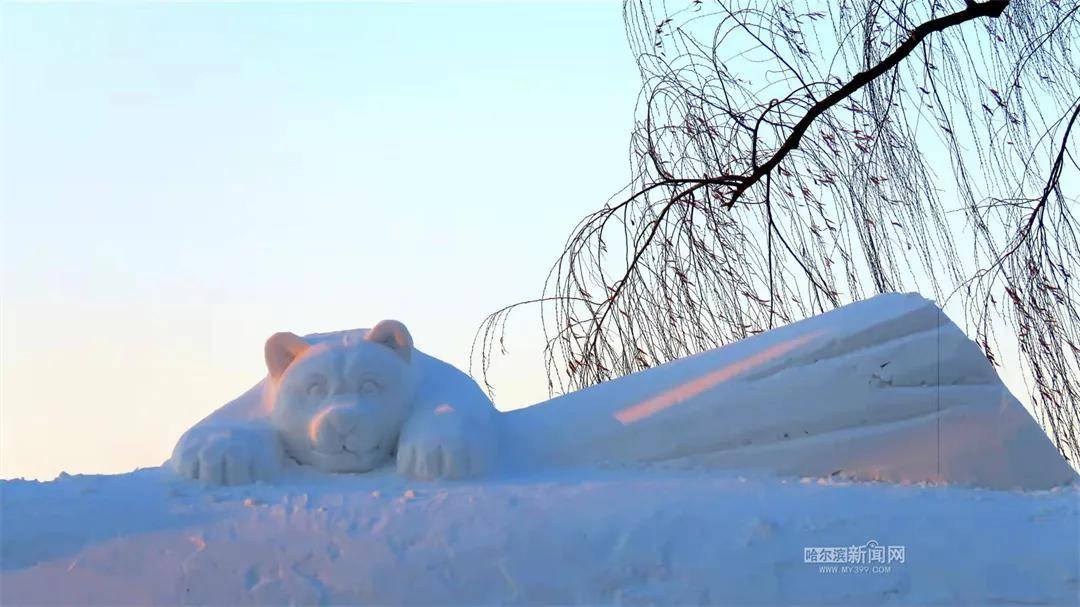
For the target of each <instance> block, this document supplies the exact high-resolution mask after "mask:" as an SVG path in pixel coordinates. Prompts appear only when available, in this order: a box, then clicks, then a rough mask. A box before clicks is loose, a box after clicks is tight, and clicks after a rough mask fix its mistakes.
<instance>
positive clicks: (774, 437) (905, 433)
mask: <svg viewBox="0 0 1080 607" xmlns="http://www.w3.org/2000/svg"><path fill="white" fill-rule="evenodd" d="M398 325H400V323H398ZM380 326H382V324H381V323H380ZM395 327H396V325H395ZM377 330H378V327H376V329H374V330H373V331H372V333H375V332H376V331H377ZM395 330H396V331H398V332H399V333H403V334H404V337H403V336H401V335H398V337H397V340H396V341H395V340H391V341H390V342H389V343H391V344H393V343H397V342H398V341H400V342H401V343H402V344H405V343H406V342H407V350H408V352H409V353H414V356H412V358H410V357H409V356H406V357H405V360H404V362H403V361H402V360H401V359H399V358H398V357H395V356H392V355H391V354H389V353H388V352H390V350H387V349H386V348H384V347H383V345H380V344H383V343H384V342H386V339H383V338H382V337H380V338H379V339H376V340H375V344H372V343H370V342H371V339H370V335H368V333H367V332H366V331H365V330H355V331H342V332H337V333H327V334H319V335H312V336H308V337H306V338H304V339H303V340H302V339H301V338H299V337H296V336H292V338H291V340H290V343H292V344H293V346H288V344H286V348H285V350H286V351H285V352H284V353H283V354H277V355H275V354H274V353H273V352H274V349H273V347H272V346H273V342H274V339H275V338H276V337H277V336H275V337H274V338H271V341H270V342H268V344H267V364H268V367H269V368H270V375H269V376H268V377H267V378H266V379H264V380H263V381H262V382H260V383H259V384H257V385H256V386H255V387H254V388H252V390H250V391H249V392H248V393H246V394H244V395H242V396H241V397H240V398H238V399H236V400H234V401H233V402H231V403H229V404H227V405H225V406H224V407H222V408H221V409H220V410H218V411H217V412H215V413H214V414H212V415H211V416H209V417H208V418H207V419H205V420H203V421H202V422H199V424H198V425H197V426H196V427H195V428H193V429H192V430H190V431H189V432H188V433H187V434H186V435H185V437H184V438H182V439H181V442H180V444H179V445H178V446H177V450H176V453H175V454H174V456H173V461H172V463H173V466H174V468H176V469H177V470H179V471H180V472H181V473H183V474H184V475H185V476H188V477H189V478H199V480H201V481H203V482H211V483H225V484H237V483H239V482H249V481H250V480H256V479H265V480H269V479H272V478H274V477H275V476H276V475H277V474H278V472H280V471H281V470H283V466H288V461H287V460H281V457H280V454H279V451H280V449H278V450H277V451H275V449H273V448H271V447H270V446H268V445H269V444H272V443H274V442H275V439H274V433H275V431H276V433H277V435H279V436H281V437H282V438H283V443H284V447H285V448H286V450H287V451H288V452H289V454H290V455H292V458H293V459H295V460H298V461H299V462H303V463H306V464H314V465H315V466H316V467H317V468H320V469H323V470H344V471H350V470H351V471H365V470H369V469H371V468H372V467H374V465H375V462H374V460H372V461H371V462H364V465H359V466H358V465H354V464H355V462H351V460H352V459H355V458H354V457H353V453H354V452H356V453H368V452H372V453H377V455H379V457H380V458H383V459H385V458H386V457H389V456H392V454H393V451H392V450H391V445H394V444H396V452H397V464H398V466H397V467H398V470H399V471H401V472H404V473H405V474H406V475H407V476H411V477H413V478H421V479H431V478H437V477H451V478H454V477H464V476H476V475H478V474H487V475H489V476H498V475H499V474H505V473H517V472H528V471H534V470H545V469H555V468H574V467H582V466H585V467H588V466H594V465H597V464H604V465H609V466H611V465H614V466H618V465H636V464H638V463H642V462H657V461H666V462H669V463H670V464H671V465H684V464H685V463H686V462H685V461H683V460H693V465H695V466H701V465H708V466H711V467H714V468H718V469H728V470H734V469H755V470H765V471H771V472H775V473H779V474H783V475H795V476H828V475H838V474H839V475H843V476H845V477H850V478H857V479H865V480H888V481H895V482H902V481H906V482H921V481H932V482H941V481H944V482H949V483H956V484H963V485H974V486H982V487H992V488H1014V487H1015V488H1024V489H1045V488H1049V487H1053V486H1057V485H1061V484H1065V483H1070V482H1074V481H1075V480H1076V473H1075V472H1074V471H1073V470H1072V468H1070V467H1069V466H1068V464H1067V463H1066V462H1065V461H1064V459H1063V458H1062V457H1061V456H1060V454H1059V453H1058V451H1057V450H1056V449H1055V448H1054V447H1053V445H1052V444H1051V443H1050V441H1049V440H1048V439H1047V438H1046V436H1045V435H1044V433H1043V432H1042V431H1041V430H1040V429H1039V427H1038V426H1037V424H1036V423H1035V422H1034V421H1033V420H1032V419H1031V417H1030V416H1029V415H1028V413H1027V411H1025V410H1024V408H1023V406H1022V405H1021V404H1020V403H1019V401H1017V400H1016V399H1015V398H1014V397H1013V396H1012V395H1011V394H1010V393H1009V392H1008V390H1007V389H1006V388H1005V386H1004V384H1003V383H1002V382H1001V380H1000V379H999V378H998V376H997V374H996V373H995V371H994V369H993V367H992V366H991V364H990V363H989V362H988V361H987V360H986V358H985V356H984V355H983V353H982V351H981V350H980V349H979V347H978V346H977V345H976V344H975V343H974V342H972V341H971V340H969V339H968V338H967V337H966V336H965V335H964V334H963V332H962V331H961V330H960V329H959V328H958V327H957V326H956V325H955V324H954V323H952V322H951V321H950V320H949V319H948V318H946V316H945V314H944V313H943V312H942V311H941V310H940V309H938V308H937V307H936V306H935V305H934V304H933V303H932V302H930V301H928V300H926V299H924V298H922V297H920V296H918V295H915V294H888V295H881V296H878V297H875V298H872V299H869V300H865V301H862V302H858V303H854V304H851V305H848V306H844V307H842V308H839V309H836V310H833V311H831V312H828V313H825V314H822V315H820V316H816V317H813V318H809V319H806V320H804V321H801V322H797V323H793V324H791V325H788V326H784V327H780V328H777V329H774V330H772V331H768V332H765V333H762V334H759V335H756V336H753V337H751V338H748V339H745V340H742V341H739V342H736V343H733V344H730V345H728V346H725V347H723V348H718V349H716V350H713V351H710V352H705V353H702V354H699V355H697V356H692V357H688V358H685V359H681V360H677V361H674V362H671V363H668V364H666V365H662V366H659V367H656V368H654V369H649V370H647V371H643V372H640V373H636V374H633V375H630V376H627V377H623V378H619V379H616V380H613V381H609V382H605V383H603V384H600V385H597V386H594V387H591V388H589V389H586V390H581V391H579V392H575V393H571V394H568V395H565V396H563V397H560V398H556V399H553V400H550V401H547V402H543V403H539V404H537V405H533V406H531V407H527V408H525V409H519V410H515V411H512V412H509V413H505V414H499V415H495V414H494V413H493V408H492V405H491V402H490V401H489V400H488V399H487V397H486V396H485V395H484V394H483V392H482V391H481V390H480V388H479V387H478V386H477V385H476V383H475V382H473V381H472V380H471V379H470V378H469V377H468V376H467V375H465V374H464V373H463V372H461V371H460V370H458V369H455V368H454V367H453V366H451V365H448V364H446V363H444V362H442V361H439V360H438V359H435V358H433V357H430V356H427V355H425V354H423V353H421V352H420V351H419V350H415V351H414V350H413V348H412V338H411V336H409V335H408V332H407V330H406V329H405V328H404V326H403V325H401V326H400V327H396V328H395ZM279 335H280V334H279ZM288 335H291V334H288ZM380 335H381V333H380ZM332 344H338V346H336V349H335V350H331V351H330V352H331V353H335V356H336V358H335V357H328V356H329V355H327V354H326V350H325V349H326V348H327V347H329V346H330V345H332ZM341 344H344V345H341ZM356 344H360V345H361V346H363V347H365V348H369V349H372V354H377V355H380V356H382V357H383V358H384V359H385V361H382V362H379V364H375V362H371V360H369V359H368V358H363V357H361V360H362V361H367V362H362V363H357V364H356V365H352V366H349V365H342V364H341V363H340V361H339V359H340V358H341V357H342V356H345V355H346V354H348V355H349V356H353V355H354V354H355V353H356V352H360V351H359V350H356V348H357V347H359V346H357V345H356ZM288 347H294V349H297V351H298V352H299V351H303V352H304V353H303V354H295V353H290V352H291V351H289V350H288ZM401 347H402V348H406V346H401ZM362 352H363V353H364V356H368V354H367V352H368V350H363V351H362ZM343 353H346V354H343ZM320 357H322V358H320ZM294 358H295V360H294ZM285 359H287V360H285ZM275 360H283V361H285V362H281V363H277V364H279V366H280V367H281V370H278V371H275V364H276V363H275ZM348 360H352V358H349V359H348ZM320 361H322V362H320ZM380 361H381V359H380ZM384 362H385V363H387V364H389V363H392V364H393V365H396V367H394V368H393V370H392V372H391V371H387V370H385V369H384V368H383V367H380V365H382V364H383V363H384ZM384 366H385V365H384ZM339 367H340V368H348V369H349V370H350V375H349V377H352V375H355V376H357V377H358V378H363V377H376V378H379V379H378V381H379V382H381V383H383V384H392V382H391V381H390V380H388V379H385V378H386V377H391V376H395V374H396V373H398V371H399V370H398V369H397V367H401V368H403V369H406V370H407V371H408V372H409V373H415V374H417V376H418V377H419V380H417V381H419V389H417V390H416V391H415V397H414V398H413V400H414V401H415V402H411V401H410V402H409V403H404V401H403V400H402V399H403V398H404V397H402V396H398V397H397V398H396V399H389V400H387V399H386V398H383V399H381V400H371V395H367V394H361V393H358V394H356V395H349V398H350V399H351V400H349V403H346V404H347V405H348V406H349V407H366V409H363V410H364V411H369V412H370V411H374V412H376V413H378V412H382V413H381V415H382V417H383V418H387V419H391V421H390V422H379V421H378V420H379V419H380V415H377V414H375V413H363V414H362V415H359V416H358V417H357V416H353V417H351V418H350V419H352V420H353V421H352V422H350V423H349V424H348V428H351V429H352V434H351V435H350V436H349V437H348V438H341V436H344V435H343V434H342V435H341V436H339V435H338V434H337V433H333V441H330V442H332V443H333V444H332V445H330V446H329V448H330V449H331V450H335V449H336V450H337V451H342V450H343V451H344V454H342V453H338V452H337V451H335V455H334V456H333V457H335V458H346V459H350V462H351V465H350V466H351V467H350V466H345V467H340V466H330V465H324V464H325V463H326V460H325V457H326V456H324V455H323V453H324V452H325V450H326V448H327V447H326V446H325V445H323V444H322V442H324V441H322V438H323V437H324V436H326V435H327V433H324V432H323V427H325V426H326V425H328V424H322V426H320V425H319V423H318V422H319V421H320V420H325V419H334V418H333V417H332V416H331V415H324V413H325V412H326V411H328V410H334V409H338V410H341V409H343V406H341V403H342V402H344V401H342V400H341V399H342V397H341V396H340V395H339V392H340V391H335V392H333V393H332V394H328V392H327V391H326V390H325V388H324V389H323V390H322V391H319V392H317V393H315V396H314V397H313V396H311V394H312V392H311V390H312V386H313V384H310V379H309V376H310V375H311V374H312V373H313V374H314V375H315V376H318V377H325V376H327V375H328V374H329V371H328V369H330V368H339ZM387 368H389V367H387ZM373 369H375V370H373ZM379 369H381V370H379ZM402 373H403V371H402ZM353 383H356V384H357V385H362V382H361V381H360V380H359V379H357V381H356V382H353ZM350 385H351V384H350ZM314 387H318V386H314ZM305 389H306V390H308V392H304V391H303V390H305ZM283 394H284V395H286V396H281V395H283ZM291 394H299V396H295V397H292V396H288V395H291ZM402 394H404V392H402ZM354 396H355V398H354ZM313 398H314V399H316V400H317V401H318V404H317V405H315V404H312V403H311V402H307V401H311V400H312V399H313ZM290 399H293V400H297V399H298V400H299V401H303V402H299V404H296V403H293V401H292V400H290ZM304 399H306V400H304ZM293 411H301V412H306V413H304V414H302V415H301V416H300V419H292V418H290V415H292V413H291V412H293ZM407 411H412V412H411V413H407ZM283 412H284V413H283ZM406 417H407V418H408V419H409V422H408V423H405V424H404V428H403V429H402V422H403V420H405V419H406ZM282 420H286V421H282ZM267 424H269V425H270V426H271V430H272V431H270V432H267V431H265V429H260V428H264V427H265V426H266V425H267ZM365 424H367V425H365ZM368 426H371V427H375V428H383V429H382V430H379V431H377V432H376V431H371V430H370V428H369V427H368ZM362 435H363V436H369V438H368V439H365V440H360V439H358V438H357V437H358V436H362ZM353 439H356V440H353ZM372 445H374V447H373V446H372ZM376 447H378V448H376ZM372 449H374V451H371V450H372ZM379 449H381V451H380V450H379ZM237 452H238V453H239V454H240V455H241V456H243V457H237V456H232V457H231V458H230V456H228V454H229V453H237ZM316 456H317V457H316ZM260 458H262V459H260ZM320 458H322V459H320ZM268 460H269V461H268ZM380 461H381V460H380ZM478 461H483V462H484V464H483V465H482V466H480V465H476V462H478ZM680 461H682V462H683V463H682V464H680V463H679V462H680ZM237 462H238V465H237ZM283 462H284V463H283ZM469 462H471V463H472V465H469ZM233 468H238V469H239V470H240V472H239V474H230V470H232V469H233ZM264 470H270V471H272V474H268V473H263V472H262V471H264Z"/></svg>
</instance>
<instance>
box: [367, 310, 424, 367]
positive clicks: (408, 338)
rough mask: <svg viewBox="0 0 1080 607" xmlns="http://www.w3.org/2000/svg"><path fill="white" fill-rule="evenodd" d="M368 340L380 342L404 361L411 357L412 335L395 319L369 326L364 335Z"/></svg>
mask: <svg viewBox="0 0 1080 607" xmlns="http://www.w3.org/2000/svg"><path fill="white" fill-rule="evenodd" d="M364 339H365V340H367V341H370V342H374V343H377V344H381V345H384V346H386V347H387V348H390V349H391V350H393V351H394V353H395V354H397V355H398V356H400V357H401V358H402V359H404V360H405V362H409V360H410V359H412V351H413V341H412V335H409V330H408V329H406V328H405V325H404V324H402V323H401V322H400V321H397V320H382V321H379V324H377V325H375V326H374V327H372V328H371V330H370V331H368V332H367V335H365V336H364Z"/></svg>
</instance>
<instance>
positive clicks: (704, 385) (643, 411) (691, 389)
mask: <svg viewBox="0 0 1080 607" xmlns="http://www.w3.org/2000/svg"><path fill="white" fill-rule="evenodd" d="M822 334H824V331H814V332H812V333H808V334H806V335H800V336H799V337H796V338H794V339H789V340H787V341H783V342H780V343H778V344H776V345H773V346H769V347H768V348H765V349H764V350H762V351H761V352H757V353H756V354H753V355H751V356H748V357H746V358H744V359H742V360H739V361H736V362H733V363H731V364H730V365H727V366H725V367H722V368H720V369H717V370H716V371H713V372H711V373H707V374H705V375H702V376H701V377H699V378H697V379H695V380H692V381H689V382H686V383H684V384H682V385H679V386H675V387H674V388H671V389H669V390H665V391H664V392H661V393H660V394H657V395H656V396H653V397H652V398H650V399H648V400H645V401H642V402H640V403H638V404H636V405H632V406H630V407H627V408H625V409H622V410H620V411H618V412H617V413H615V419H617V420H619V421H620V422H622V424H623V425H629V424H632V423H634V422H637V421H641V420H642V419H645V418H647V417H650V416H652V415H655V414H657V413H659V412H660V411H663V410H665V409H668V408H669V407H673V406H675V405H677V404H679V403H682V402H685V401H687V400H689V399H691V398H693V397H695V396H697V395H698V394H701V393H702V392H704V391H706V390H708V389H710V388H712V387H714V386H717V385H719V384H721V383H723V382H725V381H727V380H729V379H731V378H733V377H735V376H737V375H740V374H742V373H745V372H746V371H749V370H751V369H753V368H754V367H758V366H760V365H763V364H765V363H767V362H769V361H770V360H774V359H776V358H777V357H780V356H783V355H784V354H787V353H788V352H790V351H792V350H794V349H795V348H798V347H799V346H802V345H804V344H806V343H808V342H810V341H812V340H814V339H817V338H818V337H820V336H821V335H822Z"/></svg>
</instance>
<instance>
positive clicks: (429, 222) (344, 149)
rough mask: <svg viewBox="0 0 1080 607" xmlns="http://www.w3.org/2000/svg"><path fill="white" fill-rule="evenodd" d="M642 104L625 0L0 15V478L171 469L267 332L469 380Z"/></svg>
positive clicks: (607, 174)
mask: <svg viewBox="0 0 1080 607" xmlns="http://www.w3.org/2000/svg"><path fill="white" fill-rule="evenodd" d="M637 90H638V78H637V74H636V71H635V67H634V64H633V61H632V57H631V55H630V52H629V50H628V47H627V44H626V41H625V38H624V34H623V29H622V15H621V7H620V3H618V2H606V3H589V4H572V3H543V4H521V3H514V4H505V3H482V4H473V5H464V6H452V5H446V4H435V3H421V4H318V5H312V4H304V5H299V4H295V5H290V4H227V5H211V4H179V5H169V6H163V5H149V4H147V5H134V4H98V5H85V4H11V3H3V4H0V241H2V245H0V247H2V248H0V254H2V272H3V274H2V279H3V283H2V287H3V297H2V310H0V333H2V349H0V367H2V368H0V371H2V373H0V477H5V478H7V477H12V476H26V477H31V478H52V477H53V476H55V475H56V474H57V473H58V472H60V471H61V470H66V471H69V472H121V471H126V470H130V469H132V468H134V467H136V466H140V465H141V466H151V465H156V464H158V463H160V462H162V461H163V460H164V459H166V458H167V457H168V455H169V452H170V451H171V449H172V446H173V444H174V443H175V440H176V439H177V437H178V436H179V435H180V433H181V432H183V430H185V429H186V428H187V427H188V426H190V425H191V424H192V423H193V422H195V421H196V420H198V419H200V418H201V417H203V416H204V415H205V414H207V413H209V412H210V411H211V410H213V409H214V408H216V407H217V406H218V405H220V404H222V403H224V402H225V401H227V400H228V399H230V398H232V397H234V396H236V395H237V394H239V393H241V392H242V391H244V390H245V389H247V388H248V387H249V386H250V385H251V384H253V383H254V382H256V381H257V380H258V379H259V378H260V377H261V376H262V375H263V374H264V368H263V362H262V343H263V341H264V340H265V338H266V337H267V336H268V335H270V334H271V333H273V332H275V331H279V330H292V331H296V332H299V333H305V332H313V331H325V330H334V329H342V328H346V327H356V326H367V325H370V324H372V323H374V322H376V321H378V320H379V319H382V318H386V317H396V318H399V319H401V320H403V321H405V322H406V323H407V324H408V325H409V327H410V329H411V330H412V332H413V335H414V337H415V339H416V342H417V344H418V346H419V347H420V348H421V349H423V350H425V351H427V352H429V353H431V354H434V355H436V356H439V357H441V358H443V359H445V360H448V361H449V362H452V363H454V364H457V365H458V366H459V367H462V368H467V366H468V360H467V359H468V349H469V345H470V343H471V341H472V338H473V335H474V332H475V330H476V328H477V326H478V324H479V322H480V321H481V320H482V319H483V317H484V316H485V315H486V314H487V313H489V312H491V311H493V310H495V309H497V308H499V307H501V306H502V305H505V304H507V303H511V302H514V301H518V300H521V299H526V298H530V297H533V296H535V295H537V294H538V291H539V289H540V286H541V283H542V281H543V278H544V276H545V274H546V271H547V269H548V267H549V265H550V263H551V262H552V261H553V260H554V258H555V257H556V255H557V254H558V253H559V250H560V245H561V244H562V243H563V241H564V239H565V238H566V236H567V234H568V232H569V230H570V229H571V228H572V227H573V225H574V224H575V223H576V222H577V220H578V219H580V217H581V216H582V215H583V214H584V213H586V212H588V211H590V210H592V209H594V208H596V207H597V206H598V205H600V204H602V203H603V202H604V201H605V200H607V199H608V197H609V196H610V195H611V194H613V193H615V192H616V191H617V190H619V189H620V188H621V187H622V186H623V185H624V184H625V182H626V181H627V179H628V177H629V163H628V156H627V147H628V142H629V131H630V128H631V126H632V120H633V108H634V102H635V99H636V94H637ZM535 320H536V317H535V316H534V315H532V314H530V313H529V312H526V313H524V314H523V315H520V316H518V317H516V319H515V322H514V323H513V324H512V325H511V328H512V329H513V331H512V338H513V339H511V341H510V343H511V344H512V345H513V346H515V348H516V349H515V351H514V354H515V356H514V357H513V358H511V359H509V360H505V361H502V362H501V363H500V364H499V365H498V366H497V367H496V373H495V380H496V385H497V387H498V389H499V392H498V394H497V399H496V400H497V404H498V405H499V406H500V408H504V409H505V408H511V407H517V406H523V405H526V404H530V403H533V402H536V401H538V400H541V399H543V398H544V397H545V396H546V381H545V378H544V374H543V369H542V367H541V365H540V360H539V358H538V357H537V355H536V354H537V346H538V343H539V335H538V333H537V330H538V326H537V324H536V323H535ZM1018 377H1019V376H1018V374H1016V373H1015V369H1013V370H1011V371H1010V373H1007V374H1006V379H1007V380H1009V381H1010V383H1011V385H1013V386H1014V387H1015V386H1019V385H1020V384H1019V381H1018ZM1021 392H1022V390H1021V391H1017V395H1018V396H1021V398H1022V397H1023V396H1022V394H1021Z"/></svg>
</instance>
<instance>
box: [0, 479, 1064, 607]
mask: <svg viewBox="0 0 1080 607" xmlns="http://www.w3.org/2000/svg"><path fill="white" fill-rule="evenodd" d="M0 500H2V501H0V504H2V510H0V567H2V572H0V602H2V603H3V604H4V605H16V604H39V603H81V604H109V605H119V604H143V605H146V604H180V603H183V604H207V603H212V604H249V603H256V602H258V603H269V604H284V603H299V604H329V603H354V604H355V603H365V604H399V603H401V604H405V603H409V604H454V605H462V604H492V603H508V604H567V603H586V604H598V603H603V604H701V603H709V604H776V603H799V604H859V605H863V604H878V603H889V604H927V603H936V604H997V603H1004V604H1010V603H1023V604H1044V603H1045V604H1077V602H1078V600H1080V599H1078V596H1080V547H1078V546H1080V543H1078V541H1080V488H1078V487H1076V486H1071V487H1066V488H1058V489H1054V490H1049V491H1035V492H1017V491H993V490H986V489H971V488H961V487H955V486H927V485H897V484H884V483H852V482H847V481H843V480H839V479H831V480H830V479H810V478H804V479H801V480H800V479H783V478H777V477H772V476H768V475H762V474H760V473H758V474H754V475H750V474H747V475H745V476H743V475H739V474H737V473H734V472H724V473H717V472H716V471H715V470H712V471H709V470H702V469H695V468H690V469H674V468H671V467H661V466H659V465H652V466H634V467H632V468H624V469H602V468H589V469H578V470H572V471H567V470H564V471H561V472H558V473H533V474H530V475H516V476H514V475H504V476H501V477H498V478H495V479H487V480H485V481H483V482H437V483H418V482H414V481H409V480H407V479H404V478H402V477H400V476H398V475H396V474H394V473H392V472H391V471H390V470H382V471H377V472H374V473H370V474H365V475H332V474H324V473H319V472H315V471H311V470H302V469H293V470H292V471H290V472H289V473H287V475H286V476H285V477H284V478H282V479H281V480H280V481H279V482H277V483H275V484H272V485H270V484H262V483H260V484H256V485H249V486H245V487H222V488H215V489H204V488H202V487H201V486H200V485H198V484H195V483H193V482H189V481H183V480H180V479H179V478H177V477H176V476H174V475H172V474H171V473H169V472H168V471H166V470H165V469H161V468H152V469H142V470H138V471H136V472H133V473H129V474H123V475H115V476H61V477H60V478H58V479H57V480H55V481H52V482H47V483H39V482H36V481H18V480H16V481H4V482H3V483H2V485H0ZM870 540H876V541H877V542H878V543H879V544H881V545H903V546H904V547H905V559H904V562H903V563H899V562H893V563H890V564H889V565H888V566H889V567H890V569H889V571H888V572H880V571H874V570H869V571H862V570H861V568H860V569H855V570H853V572H849V573H843V572H836V573H827V572H821V571H820V569H819V568H820V567H821V565H817V564H811V563H805V562H804V559H803V556H804V555H803V549H804V548H806V547H815V546H820V547H832V546H844V547H847V546H851V545H859V546H863V545H865V544H866V543H867V542H869V541H870ZM838 567H839V566H838ZM854 567H859V566H858V565H855V566H854ZM867 567H869V566H867Z"/></svg>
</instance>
